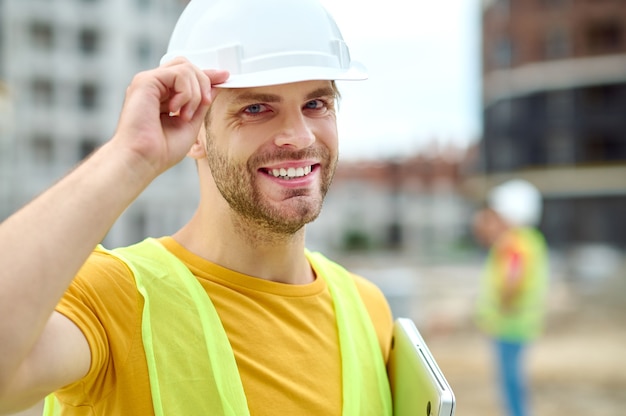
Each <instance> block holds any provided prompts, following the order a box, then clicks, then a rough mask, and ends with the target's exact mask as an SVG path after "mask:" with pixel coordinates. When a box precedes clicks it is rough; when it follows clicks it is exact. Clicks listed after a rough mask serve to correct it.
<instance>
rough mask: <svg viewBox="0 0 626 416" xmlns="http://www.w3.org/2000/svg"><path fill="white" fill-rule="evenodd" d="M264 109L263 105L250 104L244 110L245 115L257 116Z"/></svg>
mask: <svg viewBox="0 0 626 416" xmlns="http://www.w3.org/2000/svg"><path fill="white" fill-rule="evenodd" d="M264 109H265V106H264V105H263V104H252V105H249V106H247V107H246V109H245V110H244V111H245V112H246V113H250V114H259V113H261V112H262V111H263V110H264Z"/></svg>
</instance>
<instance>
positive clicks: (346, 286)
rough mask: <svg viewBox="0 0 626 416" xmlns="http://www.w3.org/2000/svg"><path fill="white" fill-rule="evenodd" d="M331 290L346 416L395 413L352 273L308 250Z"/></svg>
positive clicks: (379, 356)
mask: <svg viewBox="0 0 626 416" xmlns="http://www.w3.org/2000/svg"><path fill="white" fill-rule="evenodd" d="M306 254H307V257H308V259H309V262H311V264H312V266H313V269H314V270H315V271H316V273H317V275H318V276H322V277H323V278H324V280H325V281H326V283H327V285H328V288H329V291H330V293H331V296H332V299H333V304H334V307H335V314H336V316H337V327H338V332H339V346H340V351H341V362H342V388H343V416H354V415H372V416H380V415H391V413H392V405H391V391H390V388H389V379H388V378H387V371H386V369H385V362H384V358H383V355H382V351H381V349H380V345H379V343H378V337H377V336H376V330H375V329H374V325H373V324H372V320H371V318H370V316H369V314H368V312H367V309H366V307H365V304H364V303H363V300H362V299H361V296H360V294H359V292H358V289H357V288H356V285H355V283H354V281H353V278H352V276H351V275H350V273H349V272H348V271H347V270H346V269H344V268H343V267H341V266H340V265H338V264H337V263H334V262H332V261H330V260H328V259H327V258H325V257H324V256H323V255H321V254H319V253H311V252H308V251H307V252H306Z"/></svg>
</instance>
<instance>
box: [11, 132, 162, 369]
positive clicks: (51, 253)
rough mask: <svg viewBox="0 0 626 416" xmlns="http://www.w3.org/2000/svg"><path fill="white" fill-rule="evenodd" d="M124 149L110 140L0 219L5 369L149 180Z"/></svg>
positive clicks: (13, 362)
mask: <svg viewBox="0 0 626 416" xmlns="http://www.w3.org/2000/svg"><path fill="white" fill-rule="evenodd" d="M118 147H119V146H118ZM124 153H125V152H122V151H120V150H119V149H116V146H115V143H112V142H109V143H107V144H106V145H104V146H103V147H102V148H101V149H100V150H99V151H98V152H96V153H95V154H94V155H93V156H92V157H91V158H90V159H88V160H87V161H85V162H84V163H83V164H81V165H80V166H78V167H77V168H76V169H75V170H74V171H72V172H71V173H70V174H69V175H67V176H66V177H65V178H64V179H62V180H61V181H59V182H58V183H57V184H55V185H54V186H53V187H51V188H50V189H49V190H47V191H46V192H44V193H43V194H41V195H40V196H39V197H38V198H36V199H35V200H33V201H32V202H31V203H29V204H28V205H26V206H25V207H24V208H22V209H21V210H20V211H18V212H17V213H15V214H14V215H13V216H11V217H10V218H8V219H7V220H6V221H5V222H4V223H2V224H0V265H1V267H0V374H2V375H4V376H7V375H10V374H12V372H13V371H15V370H16V368H17V366H18V365H19V363H20V362H21V361H22V360H23V359H24V357H25V356H26V355H27V354H28V352H29V351H30V349H31V348H32V346H33V345H34V343H35V342H36V340H37V339H38V336H39V334H40V332H41V331H42V330H43V327H44V325H45V324H46V322H47V320H48V318H49V316H50V314H51V313H52V311H53V309H54V307H55V306H56V304H57V303H58V301H59V299H60V298H61V296H62V295H63V293H64V292H65V290H66V289H67V287H68V286H69V284H70V282H71V281H72V279H73V277H74V275H75V274H76V272H77V271H78V270H79V268H80V267H81V266H82V264H83V263H84V262H85V260H86V259H87V257H88V256H89V254H90V252H91V251H92V250H93V248H94V247H95V245H96V244H98V243H99V242H100V241H101V240H102V238H103V237H104V236H105V235H106V233H107V231H108V230H109V228H110V227H111V226H112V224H113V223H114V222H115V220H116V219H117V218H118V216H119V215H120V214H121V213H122V212H123V211H124V209H126V207H128V205H129V204H130V203H131V202H132V201H133V200H134V199H135V198H136V197H137V195H138V194H139V193H140V192H141V191H142V190H143V189H144V188H145V187H146V186H147V184H148V183H149V182H150V179H151V176H150V175H151V174H152V173H151V172H149V170H148V169H144V172H141V169H140V168H136V169H131V168H130V165H131V160H130V159H129V158H130V154H129V153H128V152H126V155H125V154H124ZM136 166H140V164H136ZM0 381H1V380H0Z"/></svg>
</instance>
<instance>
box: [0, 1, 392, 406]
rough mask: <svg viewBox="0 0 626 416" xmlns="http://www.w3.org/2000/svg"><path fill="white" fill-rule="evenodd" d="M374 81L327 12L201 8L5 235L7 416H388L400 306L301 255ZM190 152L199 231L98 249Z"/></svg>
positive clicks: (1, 389) (1, 381)
mask: <svg viewBox="0 0 626 416" xmlns="http://www.w3.org/2000/svg"><path fill="white" fill-rule="evenodd" d="M364 78H365V75H364V73H363V72H362V71H360V70H359V68H358V67H357V66H356V65H355V63H353V62H351V61H350V57H349V53H348V50H347V47H346V46H345V44H344V43H343V40H342V39H341V34H340V33H339V31H338V29H337V28H336V26H335V23H334V21H333V20H332V18H331V17H330V16H329V15H328V14H327V13H326V11H325V10H324V9H323V8H322V7H321V6H320V5H319V4H318V3H317V1H316V0H299V1H298V2H294V1H293V0H269V1H265V2H255V1H251V0H217V1H215V0H214V1H208V0H192V1H191V3H190V4H189V5H188V7H187V8H186V10H185V11H184V12H183V14H182V15H181V18H180V20H179V22H178V24H177V26H176V28H175V30H174V33H173V35H172V38H171V41H170V47H169V51H168V54H167V55H166V56H165V57H164V60H163V63H162V65H161V66H160V67H158V68H156V69H154V70H151V71H147V72H144V73H141V74H138V75H137V76H136V77H135V78H134V79H133V81H132V82H131V84H130V86H129V88H128V90H127V94H126V99H125V102H124V105H123V108H122V112H121V116H120V119H119V123H118V126H117V129H116V132H115V134H114V136H113V137H112V139H111V140H110V141H109V142H107V143H106V144H104V145H103V146H102V147H101V148H100V149H99V150H98V151H97V152H95V153H94V154H93V155H92V156H91V157H90V158H89V159H88V160H86V161H85V162H84V163H82V164H81V165H80V166H78V167H77V168H76V169H75V170H74V171H73V172H71V173H70V174H69V175H68V176H67V177H65V178H64V179H63V180H61V181H60V182H59V183H57V184H55V185H54V186H53V187H52V188H50V189H49V190H48V191H46V192H45V193H43V194H42V195H41V196H39V197H38V198H36V199H35V200H34V201H32V202H31V203H30V204H28V205H27V206H26V207H24V208H23V209H22V210H20V211H19V212H17V213H16V214H14V215H13V216H12V217H10V218H8V219H7V220H6V221H5V222H4V223H3V224H2V225H0V248H1V249H0V256H2V257H1V259H2V260H1V264H2V268H1V269H0V270H2V271H1V272H0V273H1V279H0V316H2V319H1V320H0V413H5V414H6V413H10V412H15V411H19V410H21V409H24V408H27V407H28V406H31V405H33V404H34V403H36V402H37V401H39V400H40V399H42V398H44V397H46V396H47V397H48V398H47V412H48V413H49V414H52V413H53V412H60V414H63V415H150V414H157V415H160V414H163V415H185V416H187V415H196V414H197V415H206V414H216V415H221V414H224V415H244V414H254V415H278V414H281V415H282V414H288V415H304V414H306V415H313V414H317V415H340V414H344V415H365V414H372V415H381V414H391V407H390V398H389V395H390V394H389V385H388V381H387V377H386V373H385V362H386V358H387V355H388V353H389V347H390V340H391V331H392V317H391V313H390V310H389V307H388V304H387V302H386V300H385V299H384V297H383V295H382V293H381V292H380V291H379V290H378V289H377V288H376V287H375V286H373V285H372V284H371V283H369V282H367V281H365V280H364V279H362V278H360V277H357V276H354V275H351V274H349V273H347V272H346V271H345V270H343V269H342V268H341V267H339V266H338V265H336V264H334V263H332V262H330V261H328V260H326V259H325V258H323V257H321V256H320V255H317V254H314V253H309V252H307V251H306V250H305V224H306V223H308V222H310V221H312V220H314V219H315V218H316V216H317V215H318V214H319V212H320V209H321V205H322V201H323V198H324V195H325V193H326V191H327V189H328V186H329V185H330V181H331V179H332V176H333V172H334V169H335V164H336V161H337V147H338V146H337V127H336V114H335V111H336V103H335V102H336V99H337V91H336V87H335V84H334V80H341V79H346V80H348V79H364ZM185 155H188V156H190V157H192V158H194V159H195V160H196V161H197V167H198V174H199V177H200V202H199V205H198V208H197V211H196V213H195V214H194V215H193V217H192V218H191V219H190V220H189V222H188V223H187V224H186V225H184V226H183V227H182V228H181V229H180V230H178V231H177V232H176V233H174V234H173V235H172V236H166V237H161V238H158V239H148V240H146V241H144V242H141V243H139V244H137V245H133V246H131V247H128V248H121V249H116V250H112V251H109V250H106V249H104V248H102V247H98V248H97V249H96V250H95V251H94V247H96V245H97V244H98V243H99V242H100V241H101V240H102V238H103V237H104V236H105V234H106V233H107V230H108V229H109V228H110V227H111V225H112V224H113V223H114V222H115V220H116V218H117V217H118V216H119V215H120V214H121V213H122V212H123V211H124V209H126V208H127V207H128V206H129V204H131V203H132V201H133V200H134V199H135V198H136V197H137V196H138V195H139V194H140V193H141V192H142V190H143V189H145V187H146V186H147V185H148V184H149V183H150V182H151V181H152V180H153V179H154V178H156V177H157V176H158V175H159V174H160V173H162V172H164V171H165V170H167V169H168V168H170V167H171V166H173V165H175V164H176V163H178V162H179V161H180V160H181V159H182V158H184V157H185ZM207 295H208V296H207ZM53 392H54V395H50V393H53Z"/></svg>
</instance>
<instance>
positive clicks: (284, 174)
mask: <svg viewBox="0 0 626 416" xmlns="http://www.w3.org/2000/svg"><path fill="white" fill-rule="evenodd" d="M312 170H313V168H312V167H311V166H305V167H299V168H287V169H285V168H280V169H272V170H271V171H269V170H268V173H269V174H271V175H272V176H274V177H276V178H282V179H293V178H301V177H303V176H306V175H308V174H309V173H311V171H312Z"/></svg>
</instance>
